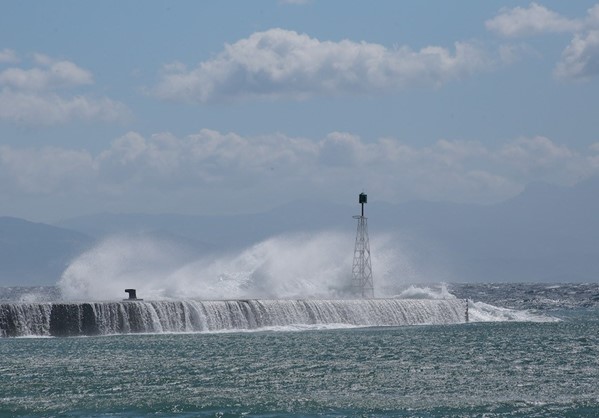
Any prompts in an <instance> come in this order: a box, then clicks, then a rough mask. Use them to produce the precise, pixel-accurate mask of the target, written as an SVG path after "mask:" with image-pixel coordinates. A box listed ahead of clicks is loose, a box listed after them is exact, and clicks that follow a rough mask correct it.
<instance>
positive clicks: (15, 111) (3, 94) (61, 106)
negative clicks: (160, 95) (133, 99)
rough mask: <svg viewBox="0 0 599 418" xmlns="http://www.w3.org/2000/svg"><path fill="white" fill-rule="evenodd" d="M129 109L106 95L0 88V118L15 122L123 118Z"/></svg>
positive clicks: (45, 122) (106, 120) (124, 118)
mask: <svg viewBox="0 0 599 418" xmlns="http://www.w3.org/2000/svg"><path fill="white" fill-rule="evenodd" d="M129 114H130V111H129V109H128V108H127V107H126V106H125V105H124V104H122V103H120V102H116V101H113V100H110V99H107V98H100V99H95V98H90V97H87V96H70V97H63V96H60V95H58V94H55V93H44V94H41V93H37V92H29V91H24V92H22V91H13V90H10V89H3V90H1V91H0V119H3V120H7V121H10V122H14V123H18V124H31V125H53V124H59V123H65V122H68V121H71V120H100V121H105V122H113V121H124V120H126V119H127V118H128V117H129Z"/></svg>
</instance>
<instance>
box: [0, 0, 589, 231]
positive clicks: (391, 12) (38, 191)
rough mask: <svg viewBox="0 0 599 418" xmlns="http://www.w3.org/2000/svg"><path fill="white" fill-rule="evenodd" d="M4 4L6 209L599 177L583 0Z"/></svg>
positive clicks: (434, 193)
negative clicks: (530, 1)
mask: <svg viewBox="0 0 599 418" xmlns="http://www.w3.org/2000/svg"><path fill="white" fill-rule="evenodd" d="M2 8H3V12H2V13H1V14H0V193H1V194H2V200H1V201H0V214H1V215H12V216H20V217H25V218H29V219H34V220H56V219H61V218H64V217H69V216H75V215H78V214H86V213H93V212H100V211H111V212H182V213H238V212H253V211H261V210H265V209H268V208H271V207H273V206H276V205H279V204H284V203H286V202H289V201H292V200H294V199H306V198H321V199H327V200H330V201H335V202H348V201H349V202H353V201H354V200H355V195H356V193H357V192H359V191H361V190H367V191H368V192H369V193H370V195H371V200H372V198H376V199H377V200H383V201H388V202H402V201H406V200H411V199H426V200H442V201H453V202H467V203H493V202H498V201H501V200H504V199H507V198H509V197H511V196H514V195H515V194H517V193H519V192H520V191H521V190H522V189H523V188H524V187H525V186H526V184H528V183H530V182H535V181H546V182H549V183H554V184H561V185H572V184H574V183H576V182H578V181H580V180H582V179H585V178H588V177H590V176H593V175H596V174H597V171H599V135H598V133H597V120H598V116H599V106H598V102H597V97H598V93H599V89H598V86H599V84H598V83H599V81H598V78H599V4H598V3H595V2H593V1H582V0H581V1H577V2H557V1H539V2H536V3H526V2H509V1H502V2H499V1H484V2H482V1H479V0H477V1H474V0H472V1H461V2H459V3H458V2H444V1H427V2H422V1H420V2H416V1H412V2H407V1H405V2H398V1H380V2H376V3H375V4H374V5H373V4H369V3H366V2H357V1H326V2H325V1H316V0H314V1H293V2H292V1H288V2H284V1H260V2H247V1H238V2H236V1H222V2H195V1H194V2H192V1H187V2H186V1H179V2H141V1H130V2H98V3H91V2H75V1H73V2H66V1H65V2H26V1H25V2H6V3H4V5H3V7H2ZM205 196H210V197H211V199H210V201H208V202H207V201H206V198H205Z"/></svg>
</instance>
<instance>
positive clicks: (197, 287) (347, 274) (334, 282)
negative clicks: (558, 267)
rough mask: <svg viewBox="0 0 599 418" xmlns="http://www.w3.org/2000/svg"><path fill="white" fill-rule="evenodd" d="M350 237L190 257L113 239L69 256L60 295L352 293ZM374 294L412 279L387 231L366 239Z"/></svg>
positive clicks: (275, 240) (307, 238) (317, 237)
mask: <svg viewBox="0 0 599 418" xmlns="http://www.w3.org/2000/svg"><path fill="white" fill-rule="evenodd" d="M352 250H353V236H352V235H350V234H348V233H346V234H344V233H338V232H319V233H313V234H308V233H305V234H294V235H286V236H277V237H272V238H270V239H267V240H265V241H262V242H259V243H256V244H254V245H252V246H250V247H248V248H246V249H244V250H242V251H239V252H237V253H228V254H222V253H221V254H211V253H204V254H196V255H190V253H189V250H188V249H186V248H183V247H181V246H179V245H177V244H176V243H173V242H170V241H168V240H157V239H151V238H147V237H140V236H135V237H126V236H117V237H111V238H108V239H106V240H104V241H102V242H101V243H99V244H98V245H97V246H96V247H94V248H93V249H91V250H89V251H87V252H85V253H83V254H82V255H81V256H79V257H78V258H76V259H75V260H74V261H73V262H72V263H71V264H70V265H69V266H68V268H67V269H66V270H65V272H64V274H63V276H62V278H61V280H60V282H59V283H58V285H59V287H60V288H61V291H62V294H63V297H64V298H65V299H67V300H115V299H117V300H118V299H121V298H122V297H123V290H124V289H125V288H130V287H131V288H136V289H137V290H138V294H139V295H140V297H143V298H146V299H149V298H151V299H240V298H271V299H290V298H297V299H299V298H346V297H351V293H350V292H349V287H350V285H351V261H352V259H351V257H352V255H353V252H352ZM372 253H373V269H374V276H375V288H376V292H375V294H376V295H377V296H385V295H390V294H393V290H396V289H398V288H401V287H402V286H405V283H406V282H417V281H418V277H417V273H416V269H415V268H414V267H413V266H412V265H411V264H410V261H409V259H408V258H407V257H406V256H405V252H404V251H403V250H402V248H401V245H400V243H399V241H398V240H397V239H396V238H395V237H393V236H391V235H388V234H387V235H382V236H378V237H376V238H375V239H373V240H372Z"/></svg>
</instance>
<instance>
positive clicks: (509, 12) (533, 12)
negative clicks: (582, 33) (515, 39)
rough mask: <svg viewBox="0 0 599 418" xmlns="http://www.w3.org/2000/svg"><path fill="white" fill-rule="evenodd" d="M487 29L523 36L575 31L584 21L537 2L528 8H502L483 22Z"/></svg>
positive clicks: (503, 33)
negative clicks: (563, 14)
mask: <svg viewBox="0 0 599 418" xmlns="http://www.w3.org/2000/svg"><path fill="white" fill-rule="evenodd" d="M485 25H486V27H487V29H489V30H491V31H493V32H497V33H499V34H500V35H503V36H525V35H534V34H539V33H547V32H576V31H578V30H581V29H582V28H583V26H584V23H583V22H582V20H580V19H568V18H566V17H563V16H561V15H560V14H559V13H556V12H554V11H553V10H549V9H547V8H546V7H544V6H542V5H539V4H537V3H531V4H530V6H528V8H523V7H515V8H513V9H503V10H502V11H501V12H500V13H499V14H498V15H497V16H495V17H494V18H493V19H489V20H487V21H486V22H485Z"/></svg>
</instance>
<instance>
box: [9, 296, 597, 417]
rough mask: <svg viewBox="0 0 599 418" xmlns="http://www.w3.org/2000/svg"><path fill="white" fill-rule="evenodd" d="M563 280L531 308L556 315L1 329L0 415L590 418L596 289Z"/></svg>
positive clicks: (593, 400)
mask: <svg viewBox="0 0 599 418" xmlns="http://www.w3.org/2000/svg"><path fill="white" fill-rule="evenodd" d="M486 286H487V285H481V287H479V288H477V289H479V292H481V294H482V293H485V292H486V294H487V298H488V299H486V300H482V301H481V302H479V303H485V304H489V306H491V305H490V303H491V302H492V300H491V299H495V303H498V307H499V308H502V307H515V306H516V305H517V306H519V307H522V306H524V307H525V306H526V302H525V301H524V299H525V298H524V297H523V298H521V299H518V300H517V303H516V302H514V300H512V299H513V298H511V297H509V295H508V294H507V293H505V292H503V291H504V290H505V289H506V288H507V289H511V288H509V287H507V286H508V285H506V287H505V288H502V287H501V286H499V288H500V289H499V290H495V291H492V290H489V288H488V287H486ZM510 286H511V285H510ZM522 286H524V287H523V289H527V290H524V291H523V294H524V295H528V296H527V297H526V298H527V299H531V298H530V296H531V295H533V296H535V295H538V294H539V293H534V292H533V293H532V294H531V293H526V292H527V291H528V290H531V289H536V286H538V285H522ZM526 286H528V288H526ZM572 286H578V285H564V287H563V288H562V290H561V291H559V292H557V293H555V294H557V295H558V296H559V297H557V298H555V300H556V301H558V300H559V301H561V302H559V303H552V302H547V301H545V302H543V304H541V303H534V306H532V307H531V309H534V310H535V314H536V315H539V314H541V315H545V314H547V315H549V314H551V315H552V316H557V317H559V318H561V319H562V320H561V321H558V322H555V321H553V322H536V321H534V320H533V319H532V318H534V317H531V320H530V321H524V322H517V321H511V320H504V321H495V322H477V323H469V324H452V325H424V326H421V325H418V326H405V327H394V328H392V327H377V328H351V329H333V330H331V329H320V330H305V331H302V332H292V331H289V328H286V329H285V330H280V331H272V330H271V331H264V330H261V331H254V332H227V333H222V332H221V333H179V334H130V335H114V336H101V337H78V338H1V339H0V416H119V417H120V416H127V417H129V416H173V415H175V416H184V417H192V416H241V415H246V416H269V417H271V416H288V415H293V416H411V417H412V416H414V417H416V416H418V417H421V416H424V417H437V416H444V417H453V416H485V417H497V416H522V417H524V416H526V417H528V416H533V417H534V416H537V417H555V416H572V417H574V416H589V417H591V416H599V310H598V309H597V305H596V304H595V303H594V302H593V297H594V295H597V290H598V288H599V286H597V285H588V286H586V287H579V288H578V291H575V290H573V289H574V287H572ZM450 289H451V291H452V292H453V293H455V294H457V293H459V292H460V290H459V289H458V290H456V288H454V287H453V286H452V287H450ZM460 289H463V287H462V288H460ZM547 290H551V291H552V292H555V291H554V290H552V289H547ZM467 291H468V293H469V294H470V295H469V297H472V298H473V299H475V300H476V298H475V297H473V296H472V295H473V293H474V290H473V288H468V289H467ZM502 292H503V293H502ZM572 292H574V293H572ZM576 292H578V293H576ZM512 294H513V292H512ZM581 294H584V295H587V296H588V297H587V296H584V297H583V296H580V295H581ZM545 296H546V295H544V296H543V298H545ZM549 299H551V298H549ZM501 300H505V301H508V302H509V303H506V304H505V305H504V306H501V304H500V303H499V302H500V301H501ZM576 300H578V301H579V302H574V301H576ZM510 301H511V302H510ZM506 319H510V318H509V317H506Z"/></svg>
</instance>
